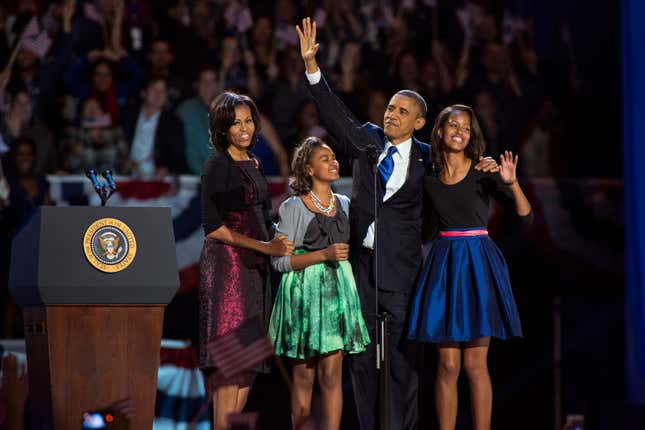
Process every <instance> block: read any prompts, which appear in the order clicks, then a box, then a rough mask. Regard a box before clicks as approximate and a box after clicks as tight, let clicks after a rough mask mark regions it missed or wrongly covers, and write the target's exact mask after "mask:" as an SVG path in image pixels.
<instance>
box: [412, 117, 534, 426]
mask: <svg viewBox="0 0 645 430" xmlns="http://www.w3.org/2000/svg"><path fill="white" fill-rule="evenodd" d="M484 146H485V143H484V139H483V134H482V131H481V129H480V127H479V124H478V122H477V119H476V117H475V114H474V112H473V110H472V109H471V108H470V107H468V106H464V105H453V106H450V107H447V108H446V109H444V110H443V111H442V112H441V113H440V114H439V116H438V117H437V120H436V121H435V124H434V128H433V130H432V142H431V151H432V160H433V162H434V167H435V174H436V175H435V176H428V177H426V179H425V189H426V193H427V196H428V198H429V200H430V202H431V204H432V210H433V211H434V214H435V215H436V216H437V217H438V224H439V232H438V234H437V238H436V240H435V241H434V244H433V246H432V249H431V250H430V253H429V255H428V257H427V259H426V262H425V264H424V268H423V272H422V274H421V277H420V279H419V284H418V286H417V290H416V293H415V296H414V301H413V305H412V312H411V319H410V327H409V332H408V336H409V337H410V338H412V339H416V340H418V341H422V342H433V343H437V344H438V347H439V368H438V371H437V379H436V385H435V397H436V403H437V414H438V417H439V424H440V428H441V429H442V430H444V429H454V428H455V424H456V419H457V378H458V376H459V372H460V369H461V367H462V366H463V367H464V370H465V372H466V374H467V376H468V380H469V382H470V391H471V402H472V411H473V420H474V423H473V424H474V425H473V427H474V428H475V429H477V430H482V429H489V428H490V420H491V409H492V388H491V382H490V376H489V374H488V367H487V364H486V358H487V355H488V347H489V345H490V338H491V336H494V337H498V338H500V339H507V338H510V337H521V336H522V328H521V325H520V319H519V316H518V314H517V308H516V306H515V301H514V299H513V293H512V290H511V284H510V280H509V274H508V268H507V267H506V262H505V261H504V257H503V256H502V253H501V252H500V250H499V249H498V248H497V246H496V245H495V243H494V242H493V241H492V240H491V239H490V237H489V236H488V232H487V224H488V215H489V205H490V199H491V198H493V199H495V200H496V201H498V202H499V203H500V204H501V205H502V206H503V207H510V208H512V209H514V211H515V212H516V213H517V215H518V216H519V217H520V219H521V220H522V222H526V223H530V222H531V220H532V212H531V205H530V203H529V202H528V200H527V199H526V197H525V196H524V193H523V192H522V189H521V188H520V185H519V183H518V182H517V177H516V168H517V161H518V157H517V156H515V157H514V156H513V154H512V153H511V152H505V153H504V154H503V155H502V156H501V164H500V169H499V172H495V173H493V172H489V173H485V172H480V171H477V170H475V169H474V165H475V163H476V161H477V160H478V159H479V157H480V156H481V155H482V154H483V151H484Z"/></svg>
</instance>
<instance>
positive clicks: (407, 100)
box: [297, 18, 496, 430]
mask: <svg viewBox="0 0 645 430" xmlns="http://www.w3.org/2000/svg"><path fill="white" fill-rule="evenodd" d="M302 25H303V28H302V30H301V29H300V28H297V31H298V36H299V38H300V50H301V55H302V58H303V60H304V63H305V68H306V76H307V80H308V81H309V84H310V85H309V89H310V91H311V95H312V96H313V98H314V100H315V102H316V104H317V106H318V108H319V111H320V114H321V118H322V121H323V123H324V125H325V127H326V128H327V129H328V130H329V132H330V134H331V135H332V136H333V137H334V139H335V141H336V147H337V149H339V150H341V151H342V152H344V153H345V155H346V156H347V157H348V158H350V161H351V164H352V174H353V184H352V201H351V205H350V225H351V238H350V249H351V261H352V267H353V269H354V274H355V277H356V280H357V285H358V291H359V295H360V298H361V306H362V310H363V315H364V317H365V321H366V324H367V326H368V330H369V333H370V336H371V338H372V343H371V344H370V346H369V347H368V350H367V351H366V352H364V353H362V354H358V355H356V356H353V357H352V360H351V362H350V369H351V373H352V383H353V387H354V397H355V400H356V407H357V410H358V418H359V421H360V425H361V429H362V430H373V429H376V428H377V426H378V422H379V419H378V414H377V412H378V408H377V403H378V400H379V383H378V381H379V378H378V375H377V372H376V352H375V347H376V346H375V343H374V339H375V326H376V312H377V310H376V308H377V303H376V287H378V312H379V313H387V314H388V315H389V316H390V318H391V319H390V323H389V329H390V337H389V342H390V344H389V348H388V349H389V351H387V354H389V359H390V374H391V380H390V395H389V397H390V407H389V411H388V412H389V413H388V415H389V428H390V429H392V430H399V429H416V428H417V421H418V408H417V391H418V376H417V363H416V357H417V355H418V353H417V351H416V349H417V348H416V346H415V345H413V344H412V343H410V342H407V341H406V339H405V335H404V333H405V325H406V322H407V316H408V308H409V306H408V305H409V301H410V298H411V295H412V293H413V290H414V287H415V281H416V278H417V275H418V272H419V269H420V266H421V260H422V256H421V240H422V239H421V237H422V234H421V225H422V208H423V177H424V175H425V173H426V171H427V170H428V169H429V168H431V167H430V166H431V162H430V159H429V147H428V145H427V144H425V143H423V142H420V141H418V140H417V139H415V138H414V136H413V135H412V134H413V133H414V131H418V130H420V129H421V128H423V126H424V125H425V122H426V121H425V114H426V111H427V105H426V102H425V100H424V99H423V97H421V95H419V94H418V93H416V92H414V91H411V90H401V91H399V92H397V93H396V94H394V96H393V97H392V98H391V99H390V101H389V103H388V106H387V108H386V110H385V113H384V118H383V119H384V121H383V124H384V128H383V129H381V128H380V127H378V126H376V125H374V124H371V123H367V124H364V125H360V124H359V123H358V122H357V121H356V120H355V119H354V117H353V115H352V114H351V112H349V111H348V110H347V108H346V107H345V106H344V105H343V103H342V102H341V101H340V100H339V99H338V98H337V97H336V96H335V95H334V94H333V93H332V91H331V90H330V88H329V86H328V85H327V82H326V81H325V79H324V77H322V74H321V72H320V69H319V68H318V64H317V62H316V53H317V51H318V44H317V43H316V24H315V22H314V23H312V22H311V21H310V19H309V18H307V19H305V20H303V23H302ZM375 166H377V167H376V169H375ZM493 166H496V163H495V162H494V161H492V160H485V161H483V162H480V163H479V165H478V168H482V167H484V168H485V170H489V169H491V168H493ZM375 170H376V173H375ZM375 174H376V193H377V206H378V225H377V226H375V223H374V219H375V217H374V205H375V203H374V202H375V199H374V188H375V185H374V183H375V178H374V176H375ZM375 230H376V231H375ZM375 240H376V242H377V243H376V244H375ZM375 245H378V246H375ZM375 252H376V253H377V254H378V274H377V276H378V283H377V282H375V273H374V272H375V271H374V265H375V260H376V259H375V257H376V255H375ZM376 284H378V285H376Z"/></svg>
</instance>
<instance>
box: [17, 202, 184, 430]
mask: <svg viewBox="0 0 645 430" xmlns="http://www.w3.org/2000/svg"><path fill="white" fill-rule="evenodd" d="M178 287H179V274H178V271H177V260H176V255H175V242H174V235H173V227H172V218H171V214H170V209H169V208H134V207H102V208H99V207H41V208H39V209H38V212H37V213H36V215H35V216H34V217H33V218H32V219H31V221H30V222H29V223H28V224H27V225H26V226H25V227H24V228H23V229H22V230H21V231H20V233H18V234H17V235H16V237H15V239H14V241H13V245H12V257H11V271H10V275H9V290H10V292H11V294H12V296H13V297H14V299H15V301H16V303H18V304H19V305H20V306H22V308H23V310H24V323H25V337H26V345H27V363H28V368H29V392H30V405H31V419H32V429H34V430H36V429H38V430H41V429H42V430H45V429H46V430H51V429H57V430H58V429H61V430H66V429H74V430H77V429H80V428H82V426H81V423H82V414H83V413H84V412H88V411H103V412H109V413H111V414H112V416H113V417H114V418H115V420H114V421H113V422H112V423H111V424H110V425H108V427H107V428H114V429H122V428H131V429H151V428H152V421H153V416H154V404H155V396H156V392H157V371H158V368H159V352H160V345H161V330H162V325H163V315H164V306H165V305H166V304H168V303H169V302H170V300H172V298H173V296H174V294H175V292H176V291H177V289H178ZM126 398H127V399H130V400H131V401H132V402H133V404H134V407H135V414H136V416H135V418H134V419H133V422H131V423H130V424H129V427H127V426H125V425H124V423H125V420H124V419H123V418H122V417H121V416H120V415H119V412H118V410H111V409H110V407H111V406H112V405H113V404H114V403H115V402H117V401H119V400H122V399H126Z"/></svg>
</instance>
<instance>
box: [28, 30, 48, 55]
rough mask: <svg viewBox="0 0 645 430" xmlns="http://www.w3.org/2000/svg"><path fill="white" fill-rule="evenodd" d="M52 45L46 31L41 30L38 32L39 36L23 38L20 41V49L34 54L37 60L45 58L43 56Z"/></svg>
mask: <svg viewBox="0 0 645 430" xmlns="http://www.w3.org/2000/svg"><path fill="white" fill-rule="evenodd" d="M51 45H52V40H51V38H50V37H49V34H47V31H46V30H43V31H42V32H40V34H37V35H36V36H29V37H24V36H23V39H22V47H23V48H25V49H28V50H30V51H31V52H33V53H34V54H36V55H37V56H38V58H41V59H42V58H45V55H47V52H49V48H50V47H51Z"/></svg>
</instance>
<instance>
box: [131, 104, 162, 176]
mask: <svg viewBox="0 0 645 430" xmlns="http://www.w3.org/2000/svg"><path fill="white" fill-rule="evenodd" d="M160 116H161V111H159V112H156V113H154V114H152V115H151V116H150V117H149V118H146V117H145V115H144V114H143V109H141V112H139V117H138V118H137V128H136V130H135V132H134V139H132V149H131V150H130V159H131V160H132V161H134V162H136V163H137V165H138V172H135V173H138V174H139V176H141V177H144V178H147V177H152V176H153V175H154V173H155V159H154V145H155V133H156V132H157V125H158V124H159V117H160Z"/></svg>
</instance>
